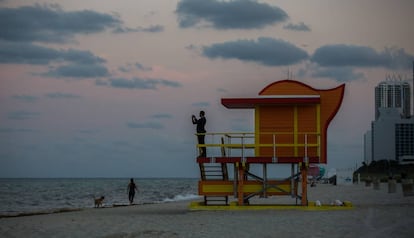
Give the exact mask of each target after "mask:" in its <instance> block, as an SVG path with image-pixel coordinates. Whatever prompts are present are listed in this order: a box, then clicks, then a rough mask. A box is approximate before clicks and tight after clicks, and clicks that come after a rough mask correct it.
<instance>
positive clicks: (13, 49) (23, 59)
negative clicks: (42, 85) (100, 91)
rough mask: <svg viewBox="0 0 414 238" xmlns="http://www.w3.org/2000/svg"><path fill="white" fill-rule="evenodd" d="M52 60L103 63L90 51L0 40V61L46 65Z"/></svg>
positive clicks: (101, 59) (103, 60) (4, 62)
mask: <svg viewBox="0 0 414 238" xmlns="http://www.w3.org/2000/svg"><path fill="white" fill-rule="evenodd" d="M52 61H70V62H75V63H79V64H94V63H104V62H105V59H103V58H100V57H98V56H96V55H94V54H93V53H91V52H90V51H82V50H74V49H69V50H56V49H52V48H47V47H43V46H38V45H34V44H31V43H21V42H7V41H1V40H0V63H3V64H37V65H39V64H40V65H46V64H49V63H50V62H52Z"/></svg>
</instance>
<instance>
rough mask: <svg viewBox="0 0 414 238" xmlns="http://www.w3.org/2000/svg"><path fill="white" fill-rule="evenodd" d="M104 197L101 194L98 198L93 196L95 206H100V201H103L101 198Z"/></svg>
mask: <svg viewBox="0 0 414 238" xmlns="http://www.w3.org/2000/svg"><path fill="white" fill-rule="evenodd" d="M104 199H105V197H104V196H102V197H100V198H94V200H95V207H96V208H97V207H102V203H103V200H104Z"/></svg>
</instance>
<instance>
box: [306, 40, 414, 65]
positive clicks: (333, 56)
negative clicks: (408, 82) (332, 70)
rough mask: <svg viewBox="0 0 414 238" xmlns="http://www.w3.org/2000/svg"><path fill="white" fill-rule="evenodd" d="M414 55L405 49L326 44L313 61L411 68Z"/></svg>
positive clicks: (316, 53)
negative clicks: (379, 49) (379, 50)
mask: <svg viewBox="0 0 414 238" xmlns="http://www.w3.org/2000/svg"><path fill="white" fill-rule="evenodd" d="M413 60H414V56H413V55H410V54H408V53H406V52H405V50H404V49H397V48H385V49H384V51H382V52H378V51H376V50H375V49H373V48H370V47H367V46H357V45H344V44H336V45H326V46H322V47H320V48H318V49H316V51H315V53H314V54H313V56H312V57H311V61H312V62H315V63H317V64H319V65H321V66H328V67H344V66H349V67H384V68H388V69H409V68H410V67H411V62H412V61H413Z"/></svg>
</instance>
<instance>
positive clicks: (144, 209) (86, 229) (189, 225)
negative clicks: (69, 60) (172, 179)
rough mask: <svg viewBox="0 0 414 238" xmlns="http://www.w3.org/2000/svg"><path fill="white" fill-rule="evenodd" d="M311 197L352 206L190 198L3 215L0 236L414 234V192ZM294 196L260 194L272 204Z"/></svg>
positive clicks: (350, 188)
mask: <svg viewBox="0 0 414 238" xmlns="http://www.w3.org/2000/svg"><path fill="white" fill-rule="evenodd" d="M308 196H309V201H315V200H320V201H321V202H322V203H323V204H327V203H330V202H332V201H334V200H336V199H339V200H341V201H351V202H352V204H353V208H352V209H348V210H316V211H304V210H295V209H292V210H290V209H289V210H256V211H254V210H247V211H239V210H237V211H193V210H190V209H189V204H190V201H185V202H174V203H165V204H148V205H136V206H126V207H115V208H100V209H92V208H91V209H84V210H81V211H74V212H65V213H55V214H48V215H36V216H23V217H13V218H1V219H0V237H108V238H109V237H111V238H118V237H373V238H374V237H375V238H376V237H387V238H388V237H410V238H412V237H414V196H410V197H404V196H403V194H402V188H401V185H400V184H397V192H396V193H388V188H387V184H385V183H383V184H381V186H380V190H374V189H373V187H372V186H371V187H365V185H364V184H357V185H338V186H333V185H329V184H318V185H317V186H316V187H312V188H309V189H308ZM287 199H289V200H290V201H292V202H294V200H291V199H290V198H289V197H284V198H270V199H262V200H260V199H254V200H252V202H255V203H256V202H257V203H261V202H263V203H266V202H274V201H285V200H287Z"/></svg>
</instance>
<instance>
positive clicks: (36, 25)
mask: <svg viewBox="0 0 414 238" xmlns="http://www.w3.org/2000/svg"><path fill="white" fill-rule="evenodd" d="M0 19H1V21H0V39H3V40H7V41H15V42H16V41H17V42H54V43H64V42H67V41H69V40H71V39H72V38H73V37H74V35H75V34H88V33H97V32H101V31H104V30H106V29H108V28H116V27H119V26H120V25H121V23H122V22H121V20H119V19H118V18H116V17H115V16H112V15H109V14H105V13H99V12H95V11H91V10H82V11H63V10H62V9H61V8H60V7H59V6H58V5H39V4H36V5H34V6H22V7H19V8H0Z"/></svg>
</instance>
